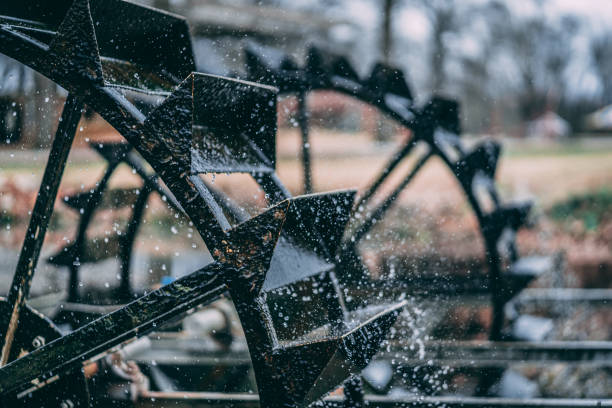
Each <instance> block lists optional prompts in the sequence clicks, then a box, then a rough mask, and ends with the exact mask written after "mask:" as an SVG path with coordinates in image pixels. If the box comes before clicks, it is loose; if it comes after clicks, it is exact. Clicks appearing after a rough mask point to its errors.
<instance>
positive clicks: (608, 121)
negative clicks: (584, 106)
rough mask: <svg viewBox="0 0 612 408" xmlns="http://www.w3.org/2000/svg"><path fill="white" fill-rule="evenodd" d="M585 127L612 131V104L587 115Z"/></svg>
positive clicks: (592, 129) (589, 129)
mask: <svg viewBox="0 0 612 408" xmlns="http://www.w3.org/2000/svg"><path fill="white" fill-rule="evenodd" d="M585 128H586V129H587V130H588V131H592V132H612V105H608V106H604V107H603V108H601V109H599V110H597V111H595V112H593V113H591V114H590V115H587V117H586V119H585Z"/></svg>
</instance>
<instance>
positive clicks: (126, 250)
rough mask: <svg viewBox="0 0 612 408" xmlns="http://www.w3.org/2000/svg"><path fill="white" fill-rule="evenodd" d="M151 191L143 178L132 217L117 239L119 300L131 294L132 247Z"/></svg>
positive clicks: (149, 185)
mask: <svg viewBox="0 0 612 408" xmlns="http://www.w3.org/2000/svg"><path fill="white" fill-rule="evenodd" d="M152 191H153V186H151V184H150V182H149V181H148V180H144V185H143V186H142V188H141V189H140V194H139V195H138V199H137V200H136V203H135V204H134V209H133V212H132V217H131V218H130V221H129V222H128V225H127V231H126V232H125V234H124V235H122V236H121V239H120V241H119V242H120V245H121V246H120V248H119V251H120V256H119V258H120V259H121V264H120V267H119V268H120V279H121V282H120V284H119V294H118V298H119V300H125V299H130V298H131V297H132V296H133V291H132V285H131V283H130V264H131V263H132V252H133V249H134V241H135V240H136V234H137V233H138V229H139V227H140V224H141V223H142V219H143V217H144V213H145V209H146V207H147V201H148V200H149V196H150V194H151V192H152Z"/></svg>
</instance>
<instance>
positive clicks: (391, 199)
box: [350, 151, 433, 243]
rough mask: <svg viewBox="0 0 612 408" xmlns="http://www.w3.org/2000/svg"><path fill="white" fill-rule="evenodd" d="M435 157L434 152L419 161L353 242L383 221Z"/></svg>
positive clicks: (359, 230)
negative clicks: (428, 162) (415, 177)
mask: <svg viewBox="0 0 612 408" xmlns="http://www.w3.org/2000/svg"><path fill="white" fill-rule="evenodd" d="M432 155H433V152H432V151H429V152H428V153H427V154H425V155H423V156H422V157H421V158H420V159H419V161H418V162H417V163H416V165H415V166H414V168H413V169H412V170H411V171H410V173H408V176H406V178H404V180H403V181H402V182H401V183H400V185H399V186H397V187H396V188H395V190H393V192H392V193H391V194H389V196H388V197H387V198H385V200H384V201H383V202H382V204H380V205H379V206H378V207H377V208H376V209H375V210H374V211H373V212H372V213H371V215H370V216H369V217H368V218H367V219H366V220H365V221H364V222H363V223H362V224H361V225H360V226H359V228H358V229H357V231H355V232H354V233H353V234H352V236H351V238H350V240H351V242H355V243H356V242H359V241H360V240H361V239H362V238H363V237H364V236H365V235H366V234H367V233H368V232H369V231H370V229H372V227H373V226H374V224H376V222H377V221H379V220H380V219H382V217H383V216H384V215H385V213H386V212H387V211H388V210H389V209H390V208H391V206H392V205H393V204H394V203H395V201H396V200H397V197H398V196H399V195H400V194H401V192H402V191H403V190H404V188H406V186H407V185H408V184H409V183H410V182H411V181H412V179H413V178H414V176H416V174H417V173H418V172H419V170H420V169H421V168H422V167H423V166H424V165H425V163H427V160H429V158H430V157H431V156H432Z"/></svg>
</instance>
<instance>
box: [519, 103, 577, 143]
mask: <svg viewBox="0 0 612 408" xmlns="http://www.w3.org/2000/svg"><path fill="white" fill-rule="evenodd" d="M570 133H571V127H570V125H569V124H568V122H567V121H566V120H565V119H563V118H562V117H561V116H559V115H558V114H557V113H555V112H553V111H551V110H548V111H546V112H545V113H544V114H542V115H540V116H538V117H537V118H536V119H534V120H532V121H530V122H529V123H528V125H527V137H533V138H544V139H555V140H556V139H564V138H567V137H568V136H569V135H570Z"/></svg>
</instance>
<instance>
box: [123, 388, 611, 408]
mask: <svg viewBox="0 0 612 408" xmlns="http://www.w3.org/2000/svg"><path fill="white" fill-rule="evenodd" d="M364 402H365V404H364V406H366V407H371V408H375V407H381V408H383V407H384V408H395V407H398V408H399V407H402V408H403V407H406V408H408V407H411V408H421V407H422V408H425V407H427V408H431V407H445V408H486V407H491V408H493V407H503V408H555V407H556V408H565V407H567V408H569V407H572V408H595V407H612V400H609V399H605V400H595V399H558V398H550V399H548V398H537V399H534V398H531V399H517V398H477V397H454V396H453V397H422V396H414V397H412V396H411V397H402V398H392V397H387V396H380V395H368V394H366V395H365V398H364ZM344 403H345V400H344V398H342V397H336V396H330V397H327V398H324V399H323V401H322V404H321V406H324V407H330V408H331V407H338V408H339V407H342V406H344ZM160 404H161V405H164V406H165V405H168V406H172V407H176V408H196V407H198V408H199V407H210V406H223V407H240V408H251V407H253V408H258V407H259V397H258V396H257V395H255V394H246V393H244V394H227V393H215V392H154V391H147V392H145V393H143V394H142V395H141V396H140V398H139V399H138V400H137V401H136V402H135V407H138V408H145V407H147V408H148V407H151V408H152V407H156V406H159V405H160Z"/></svg>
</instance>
